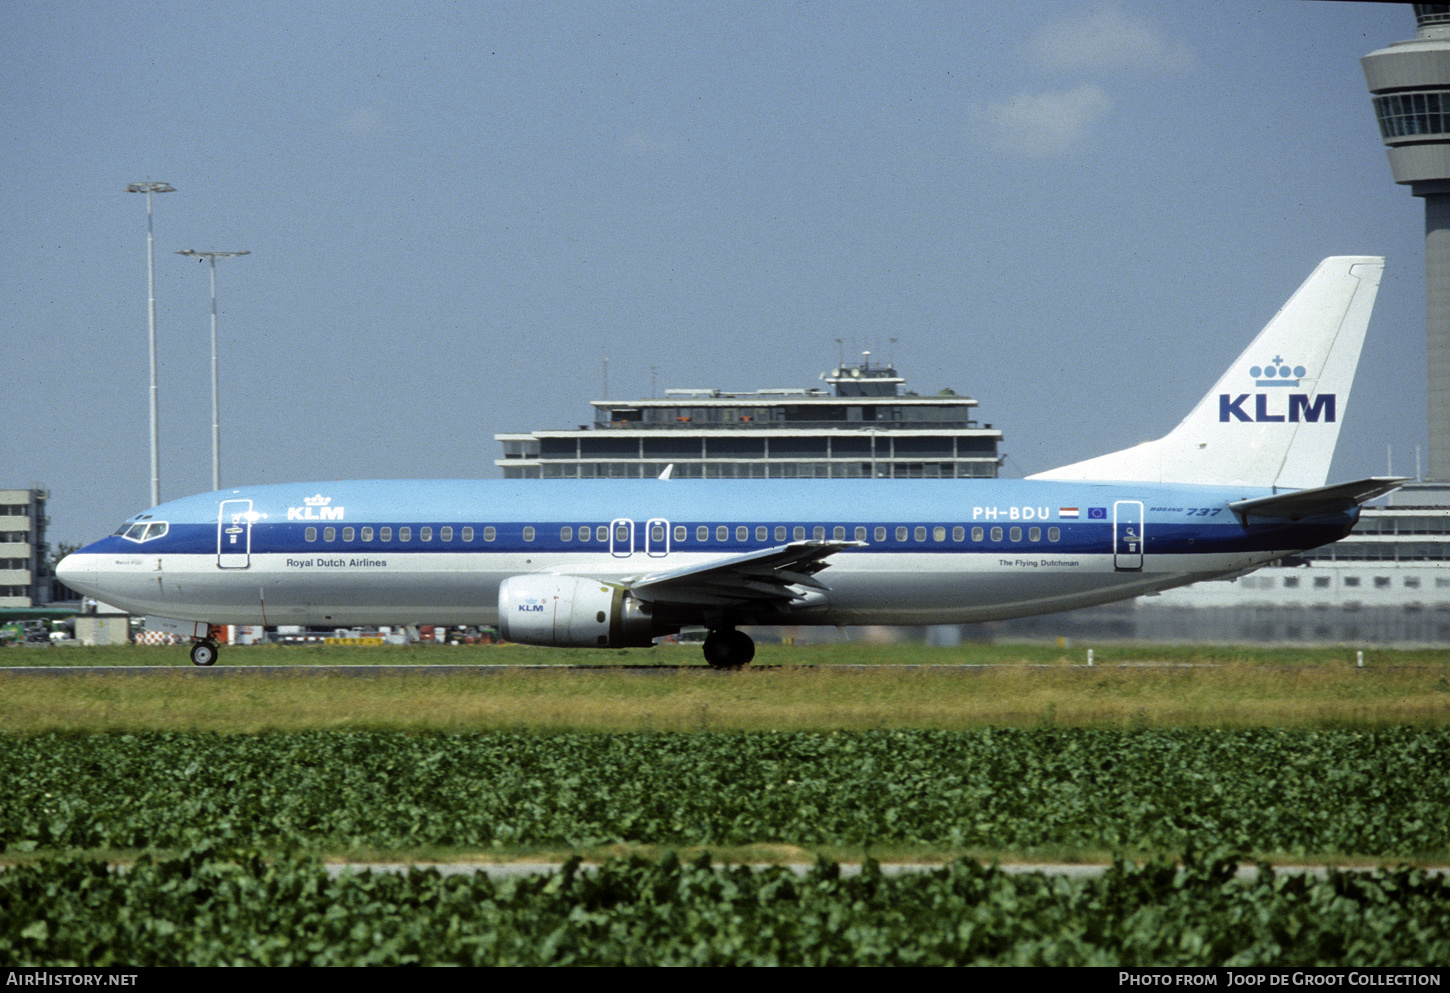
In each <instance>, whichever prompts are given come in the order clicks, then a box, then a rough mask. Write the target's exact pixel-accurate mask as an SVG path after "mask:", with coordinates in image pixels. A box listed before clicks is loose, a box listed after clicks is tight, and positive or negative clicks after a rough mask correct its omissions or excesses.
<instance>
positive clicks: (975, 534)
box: [972, 528, 986, 541]
mask: <svg viewBox="0 0 1450 993" xmlns="http://www.w3.org/2000/svg"><path fill="white" fill-rule="evenodd" d="M985 534H986V532H985V531H983V530H982V529H981V528H972V540H973V541H981V540H982V536H983V535H985Z"/></svg>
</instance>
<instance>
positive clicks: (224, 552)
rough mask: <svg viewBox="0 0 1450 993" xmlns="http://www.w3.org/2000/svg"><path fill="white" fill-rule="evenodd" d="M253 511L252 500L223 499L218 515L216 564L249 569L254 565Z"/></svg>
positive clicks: (224, 566)
mask: <svg viewBox="0 0 1450 993" xmlns="http://www.w3.org/2000/svg"><path fill="white" fill-rule="evenodd" d="M255 519H256V515H255V514H253V513H252V501H250V500H223V501H222V502H221V506H220V507H219V508H218V509H217V517H216V566H217V568H218V569H248V568H251V565H252V521H253V520H255Z"/></svg>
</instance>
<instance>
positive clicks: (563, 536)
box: [559, 525, 574, 541]
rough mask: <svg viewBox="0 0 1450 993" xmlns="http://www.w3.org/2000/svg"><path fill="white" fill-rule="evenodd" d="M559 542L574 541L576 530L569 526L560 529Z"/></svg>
mask: <svg viewBox="0 0 1450 993" xmlns="http://www.w3.org/2000/svg"><path fill="white" fill-rule="evenodd" d="M559 540H560V541H573V540H574V529H573V528H571V527H569V526H568V525H565V526H564V527H561V528H560V529H559Z"/></svg>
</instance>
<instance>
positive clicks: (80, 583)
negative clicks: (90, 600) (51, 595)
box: [55, 552, 95, 595]
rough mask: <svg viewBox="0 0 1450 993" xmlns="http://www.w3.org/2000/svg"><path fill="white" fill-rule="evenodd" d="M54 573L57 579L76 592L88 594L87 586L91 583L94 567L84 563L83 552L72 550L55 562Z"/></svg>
mask: <svg viewBox="0 0 1450 993" xmlns="http://www.w3.org/2000/svg"><path fill="white" fill-rule="evenodd" d="M55 575H56V578H57V579H59V580H60V581H61V582H62V583H65V584H66V585H67V586H69V587H70V588H71V589H73V590H75V591H76V592H77V593H84V594H87V595H90V590H89V589H87V587H89V586H91V585H92V583H91V579H92V577H93V576H94V575H95V569H94V568H91V567H89V566H88V565H87V564H86V556H85V555H84V554H83V552H72V553H71V554H69V555H67V556H66V557H65V558H63V559H61V560H60V561H59V562H58V563H56V566H55Z"/></svg>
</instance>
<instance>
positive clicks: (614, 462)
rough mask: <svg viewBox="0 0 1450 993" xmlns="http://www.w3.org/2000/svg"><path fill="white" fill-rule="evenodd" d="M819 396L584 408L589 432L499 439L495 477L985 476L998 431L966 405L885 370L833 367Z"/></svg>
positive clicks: (689, 397) (668, 397) (725, 395)
mask: <svg viewBox="0 0 1450 993" xmlns="http://www.w3.org/2000/svg"><path fill="white" fill-rule="evenodd" d="M822 379H823V380H824V381H825V383H826V384H827V386H828V387H829V389H821V388H819V387H817V388H811V389H766V390H756V391H754V392H752V393H729V392H726V391H724V390H720V389H671V390H666V391H665V397H664V399H648V400H629V401H619V400H593V401H591V402H590V403H591V406H593V407H594V410H595V414H594V424H593V426H592V428H591V427H588V426H581V427H580V428H578V429H577V430H560V431H533V432H530V433H528V434H498V435H494V438H495V439H496V440H497V441H499V442H500V443H501V444H502V445H503V451H504V457H503V458H501V459H498V460H496V462H495V463H494V464H495V465H497V466H499V468H500V469H502V470H503V475H504V478H506V479H540V478H542V479H598V478H625V479H638V478H650V477H653V476H658V475H660V473H662V472H663V471H664V470H665V468H666V467H668V466H673V467H674V468H673V469H672V470H671V475H672V476H673V477H674V478H676V479H782V478H818V479H862V478H866V479H963V478H978V479H981V478H992V477H995V476H996V475H997V470H998V467H999V466H1000V464H1001V456H1000V455H999V453H998V448H999V446H1000V445H1001V442H1002V432H1001V431H999V430H997V429H995V428H993V427H992V425H991V424H980V423H978V422H977V420H976V419H975V417H974V416H973V415H974V413H975V410H976V407H977V401H975V400H973V399H972V398H970V397H966V396H960V395H958V394H956V393H954V392H952V391H951V390H943V391H942V393H940V394H938V395H936V396H919V395H917V394H916V393H912V392H909V391H904V390H903V387H904V386H905V384H906V380H905V379H903V378H902V377H901V376H900V375H899V374H898V373H897V371H896V369H895V368H893V367H892V366H891V365H890V364H887V365H884V366H882V365H872V364H871V360H870V353H869V352H867V353H866V354H865V356H864V357H863V359H862V361H861V363H860V364H859V365H854V366H847V365H844V364H843V365H841V366H839V367H837V368H835V369H833V370H831V371H830V372H829V373H827V374H825V375H823V376H822Z"/></svg>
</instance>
